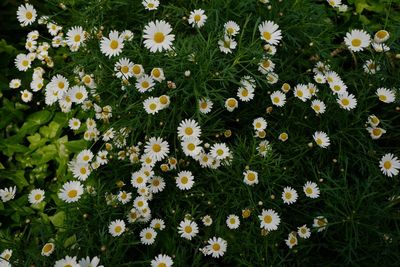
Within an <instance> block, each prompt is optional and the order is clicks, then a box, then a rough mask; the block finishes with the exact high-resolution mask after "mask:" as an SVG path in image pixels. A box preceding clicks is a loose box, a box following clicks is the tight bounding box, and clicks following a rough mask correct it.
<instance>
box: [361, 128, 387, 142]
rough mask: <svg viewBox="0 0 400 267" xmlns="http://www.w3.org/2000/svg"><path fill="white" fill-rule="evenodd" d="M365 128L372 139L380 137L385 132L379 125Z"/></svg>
mask: <svg viewBox="0 0 400 267" xmlns="http://www.w3.org/2000/svg"><path fill="white" fill-rule="evenodd" d="M366 129H367V131H368V132H369V134H370V136H371V138H372V139H374V140H376V139H379V138H381V136H382V134H385V133H386V130H385V129H382V128H379V127H367V128H366Z"/></svg>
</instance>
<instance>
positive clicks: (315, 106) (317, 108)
mask: <svg viewBox="0 0 400 267" xmlns="http://www.w3.org/2000/svg"><path fill="white" fill-rule="evenodd" d="M313 108H314V110H315V111H320V110H321V107H320V106H318V105H314V106H313Z"/></svg>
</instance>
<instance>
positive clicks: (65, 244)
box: [64, 235, 76, 248]
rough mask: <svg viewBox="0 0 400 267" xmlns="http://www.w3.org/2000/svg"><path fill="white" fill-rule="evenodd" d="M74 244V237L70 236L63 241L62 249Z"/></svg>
mask: <svg viewBox="0 0 400 267" xmlns="http://www.w3.org/2000/svg"><path fill="white" fill-rule="evenodd" d="M75 243H76V235H72V236H70V237H68V238H67V239H66V240H65V241H64V248H68V247H70V246H72V245H73V244H75Z"/></svg>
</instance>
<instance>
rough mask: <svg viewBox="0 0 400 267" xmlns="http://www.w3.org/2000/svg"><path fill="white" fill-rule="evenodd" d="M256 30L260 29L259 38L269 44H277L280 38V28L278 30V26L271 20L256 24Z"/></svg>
mask: <svg viewBox="0 0 400 267" xmlns="http://www.w3.org/2000/svg"><path fill="white" fill-rule="evenodd" d="M258 30H259V31H260V35H261V40H264V41H266V42H267V43H269V44H271V45H277V44H279V42H280V40H281V39H282V35H281V30H279V26H278V25H277V24H276V23H275V22H273V21H270V20H266V21H264V22H263V23H261V24H260V25H259V26H258Z"/></svg>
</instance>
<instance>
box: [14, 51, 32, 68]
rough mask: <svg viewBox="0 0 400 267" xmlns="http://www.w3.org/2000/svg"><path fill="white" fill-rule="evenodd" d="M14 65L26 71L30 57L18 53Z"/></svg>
mask: <svg viewBox="0 0 400 267" xmlns="http://www.w3.org/2000/svg"><path fill="white" fill-rule="evenodd" d="M14 63H15V67H16V68H17V69H18V70H19V71H27V70H28V69H30V68H31V59H30V57H29V56H28V55H25V54H18V55H17V57H16V58H15V60H14Z"/></svg>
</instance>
